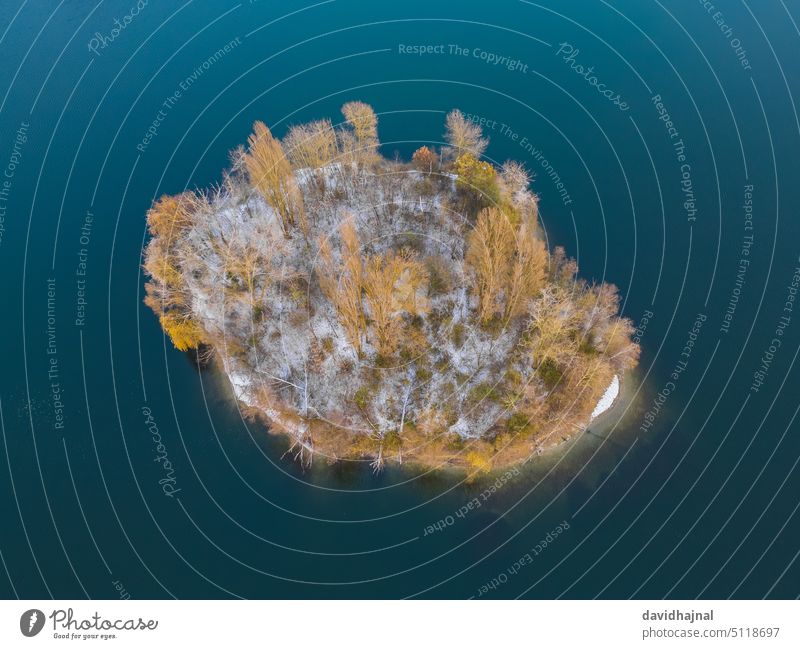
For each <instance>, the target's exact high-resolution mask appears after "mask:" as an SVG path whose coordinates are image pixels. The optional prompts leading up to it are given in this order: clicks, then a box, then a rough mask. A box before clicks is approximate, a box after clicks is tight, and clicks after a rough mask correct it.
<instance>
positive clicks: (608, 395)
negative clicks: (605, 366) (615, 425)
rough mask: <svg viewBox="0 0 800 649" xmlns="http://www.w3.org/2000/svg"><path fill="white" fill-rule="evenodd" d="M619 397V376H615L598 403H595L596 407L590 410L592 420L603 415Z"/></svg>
mask: <svg viewBox="0 0 800 649" xmlns="http://www.w3.org/2000/svg"><path fill="white" fill-rule="evenodd" d="M618 396H619V376H617V375H616V374H615V375H614V378H613V379H611V383H610V384H609V386H608V387H607V388H606V391H605V392H604V393H603V396H602V397H600V401H598V402H597V405H596V406H595V407H594V410H592V419H595V418H596V417H598V416H600V415H601V414H603V413H604V412H605V411H606V410H608V409H609V408H610V407H611V406H612V405H613V404H614V402H615V401H616V400H617V397H618Z"/></svg>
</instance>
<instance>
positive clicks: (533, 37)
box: [0, 0, 800, 598]
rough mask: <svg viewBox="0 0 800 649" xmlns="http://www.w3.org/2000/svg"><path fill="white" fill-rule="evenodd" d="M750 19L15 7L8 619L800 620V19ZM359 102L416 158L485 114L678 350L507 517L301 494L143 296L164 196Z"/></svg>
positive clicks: (2, 585) (358, 477)
mask: <svg viewBox="0 0 800 649" xmlns="http://www.w3.org/2000/svg"><path fill="white" fill-rule="evenodd" d="M716 4H717V5H718V6H717V7H715V8H713V9H707V8H706V7H704V5H703V3H700V2H677V1H675V2H673V1H670V2H663V3H662V2H652V3H650V2H648V3H643V2H639V1H634V0H624V1H610V2H608V3H606V2H602V1H597V2H589V1H583V2H571V3H556V2H541V3H528V2H511V1H506V0H503V1H500V2H493V3H472V2H464V3H459V4H453V3H449V2H447V3H445V2H430V1H426V2H417V1H415V0H412V1H410V2H404V3H374V2H353V1H350V0H335V1H329V2H322V3H318V4H316V5H315V4H314V3H312V2H310V0H309V1H307V2H306V3H289V2H280V3H278V2H269V1H261V2H244V3H241V4H239V3H227V2H214V3H211V2H191V1H190V2H187V3H185V4H183V5H181V4H179V3H162V2H153V1H152V0H151V2H149V3H147V4H146V6H143V7H142V8H141V10H139V11H138V14H137V15H133V13H132V7H133V8H134V12H135V11H136V5H135V2H134V0H113V1H107V2H101V3H99V4H97V5H96V6H95V4H94V3H91V2H65V3H60V4H59V3H56V2H35V3H32V2H24V3H22V4H20V2H19V0H8V1H7V2H3V3H2V5H1V6H0V35H2V41H0V51H1V52H2V59H3V61H4V64H3V66H2V67H0V80H2V81H1V82H0V91H2V96H0V101H2V104H0V111H1V115H2V116H1V117H0V124H2V131H1V132H2V139H1V140H0V167H2V171H0V173H3V174H4V177H3V178H2V179H0V182H5V184H2V185H0V191H2V194H1V195H0V216H2V218H3V220H2V221H1V222H0V225H1V226H2V231H1V232H2V238H1V239H0V277H2V279H3V283H2V294H3V299H2V305H3V309H2V313H3V320H2V321H3V324H2V332H1V333H2V335H0V346H2V347H1V350H0V351H1V355H0V359H2V360H1V361H0V363H1V365H0V367H1V368H2V371H1V372H0V399H1V401H0V403H1V404H2V440H3V441H2V445H0V456H2V457H1V458H0V516H1V518H0V552H1V553H2V567H0V594H2V595H3V596H5V597H15V596H18V597H24V598H42V597H50V596H52V597H59V598H72V597H92V598H115V597H117V596H118V589H119V588H123V589H124V591H125V592H127V593H129V594H130V596H131V597H134V598H162V597H164V598H165V597H181V598H206V597H215V598H217V597H248V598H259V597H260V598H269V597H407V596H415V595H416V596H426V597H458V598H461V597H473V596H474V597H478V596H480V597H503V598H511V597H518V596H522V597H531V598H552V597H570V598H591V597H597V596H599V597H608V598H611V597H613V598H627V597H632V596H633V597H648V598H661V597H689V598H691V597H698V596H702V597H715V598H724V597H763V596H767V597H791V598H793V597H796V596H797V595H798V592H800V585H798V577H799V576H800V567H798V562H797V558H798V552H800V516H798V513H797V510H798V506H799V505H800V500H799V499H798V495H797V494H798V493H799V491H798V489H799V488H800V472H798V468H797V464H798V459H800V431H799V430H798V423H797V421H796V415H797V410H798V406H799V404H800V401H798V396H797V395H798V387H800V383H799V382H798V370H797V368H796V367H795V361H796V359H797V353H798V350H799V349H800V346H799V343H800V306H799V305H797V304H796V303H795V302H794V301H793V298H794V295H795V293H794V291H795V289H794V287H793V286H792V284H793V282H794V283H795V284H797V282H798V281H800V278H799V279H794V280H793V275H794V273H795V269H796V268H797V267H798V265H800V261H798V255H800V245H799V244H798V241H800V219H799V218H798V214H800V184H799V183H798V168H799V167H798V164H797V151H798V149H799V148H800V124H799V123H798V116H797V112H796V103H797V102H798V101H800V100H799V99H798V88H800V63H799V61H800V60H799V59H798V57H797V51H798V45H799V44H800V32H798V27H797V23H798V22H800V5H798V3H797V2H796V1H795V0H782V1H778V2H770V3H761V2H758V3H757V2H753V1H748V2H744V1H741V2H740V1H736V2H734V1H732V0H731V1H728V0H719V2H717V3H716ZM115 19H117V20H118V21H119V25H124V27H123V28H122V29H120V28H119V27H118V26H117V25H115V22H114V21H115ZM115 27H116V29H117V32H116V35H114V34H115V32H113V31H112V30H114V29H115ZM90 45H91V46H93V47H94V51H92V50H90V49H89V46H90ZM413 45H424V46H428V45H430V46H436V47H435V48H434V49H433V50H432V51H431V52H430V53H428V54H424V55H415V54H411V53H407V50H408V46H413ZM226 46H227V50H226V49H225V48H226ZM400 46H403V47H402V52H401V47H400ZM220 50H221V53H218V52H219V51H220ZM215 53H216V54H215ZM502 57H506V59H505V61H504V62H502V63H500V64H498V65H495V64H494V61H496V60H498V59H502ZM517 61H518V63H517ZM578 66H580V67H578ZM588 68H592V70H591V71H589V70H588ZM601 91H602V92H601ZM606 91H607V92H606ZM176 92H178V93H179V94H178V95H176ZM603 92H606V94H603ZM656 96H660V100H659V99H658V98H656V99H654V97H656ZM170 98H171V99H170ZM353 99H361V100H363V101H366V102H369V103H370V104H372V105H373V106H374V108H375V110H376V111H377V112H378V114H379V119H380V124H379V126H380V135H381V139H382V142H383V143H384V144H383V152H384V154H386V155H388V156H392V155H394V154H395V153H397V154H399V155H400V156H401V157H404V158H407V157H409V156H410V154H411V152H412V151H413V150H414V149H415V148H417V147H418V146H420V145H421V144H431V143H433V144H438V143H439V142H440V140H441V135H442V131H443V121H444V115H445V113H446V112H447V111H449V110H451V109H452V108H455V107H459V108H461V109H462V110H463V111H464V112H465V113H469V114H471V115H474V116H476V118H477V119H481V118H483V119H484V122H485V123H487V134H488V135H489V136H490V138H491V144H490V146H489V149H488V151H487V155H488V156H489V157H490V158H491V159H492V160H495V161H503V160H505V159H507V158H514V159H517V160H519V161H521V162H523V163H525V164H526V165H527V166H528V168H529V169H531V170H533V171H534V172H536V179H535V183H534V188H535V190H536V191H537V192H538V193H539V194H540V196H541V212H542V218H543V224H544V226H545V229H546V232H547V235H548V238H549V241H550V245H551V246H554V245H563V246H564V247H565V248H566V249H567V251H568V252H569V254H571V255H573V256H576V257H577V258H578V260H579V265H580V268H581V274H582V275H583V276H584V277H586V278H587V279H589V280H595V281H610V282H614V283H616V284H617V285H618V286H619V287H620V292H621V295H622V298H623V311H624V314H625V315H626V316H628V317H630V318H631V319H632V320H634V321H635V322H637V323H645V324H646V327H645V328H644V331H643V332H642V335H641V345H642V358H641V364H640V366H639V368H638V369H637V371H636V372H635V373H634V374H632V375H631V376H629V377H626V380H625V393H626V397H625V400H624V401H623V402H622V403H621V405H620V407H619V408H617V409H616V410H615V411H614V413H613V414H612V416H611V417H609V418H607V420H606V421H604V422H601V424H599V425H597V426H595V427H594V429H593V430H592V432H591V433H590V434H588V435H586V434H585V435H582V436H581V437H580V438H579V439H577V440H576V441H574V442H573V443H572V444H569V445H565V446H564V448H563V449H562V452H560V453H557V454H553V455H552V456H548V457H547V458H543V459H540V460H538V461H536V462H534V463H532V465H530V466H528V467H526V468H525V469H524V470H523V471H522V472H521V474H520V475H519V476H517V477H516V478H514V479H513V480H512V481H511V482H509V483H508V484H504V485H503V486H502V487H501V488H499V489H498V490H497V491H496V492H494V493H492V494H491V495H489V496H488V497H486V498H483V497H482V496H481V494H482V493H483V494H485V493H487V492H485V490H486V489H487V488H489V487H490V485H491V484H492V481H493V480H494V478H495V477H494V476H493V477H492V478H491V479H490V480H489V481H488V482H483V483H478V484H469V485H465V484H462V483H461V482H460V478H459V477H458V476H451V475H442V474H423V475H420V474H419V472H416V473H415V472H414V471H412V470H406V469H402V470H401V469H391V470H388V471H386V472H385V473H383V474H382V475H380V476H377V477H376V476H373V475H372V473H371V471H370V470H369V469H368V467H361V466H346V467H343V466H333V467H329V466H315V467H314V468H313V469H312V470H311V471H307V472H305V473H304V472H302V471H301V470H300V469H299V468H298V467H297V466H296V465H295V464H293V463H292V461H291V460H290V458H289V457H282V456H283V453H284V452H285V451H286V444H285V442H284V441H283V440H281V439H279V438H274V437H269V436H267V434H266V432H265V430H264V428H263V427H262V426H261V425H259V424H257V423H254V422H248V421H246V420H245V419H243V418H242V416H241V415H240V413H239V411H238V409H237V407H236V404H235V403H234V402H233V401H232V400H231V398H230V395H229V394H228V390H227V385H226V383H225V380H224V377H220V376H219V375H217V374H216V373H215V372H214V371H213V370H205V371H199V370H198V368H197V367H196V366H195V365H194V364H193V363H192V362H191V360H190V359H189V358H188V357H187V356H185V355H184V354H181V353H179V352H177V351H176V350H175V349H173V348H172V347H171V345H170V344H169V343H168V342H165V340H164V338H163V336H162V333H161V330H160V328H159V325H158V322H157V320H156V319H155V318H154V317H153V316H152V314H151V313H150V312H149V310H148V309H147V308H146V307H144V305H143V304H142V296H143V290H144V289H143V283H144V279H143V277H142V274H141V270H140V264H141V249H142V245H143V242H144V236H145V223H144V215H145V212H146V210H147V208H148V206H149V205H150V203H151V201H152V200H153V199H154V198H155V197H157V196H159V195H161V194H162V193H177V192H180V191H182V190H183V189H185V188H195V187H207V186H210V185H211V184H213V183H214V182H216V181H218V180H219V179H220V174H221V171H222V169H223V168H224V167H225V166H226V165H227V163H228V158H227V154H228V151H229V150H230V149H232V148H233V147H235V146H236V145H238V144H239V143H242V142H244V141H245V139H246V137H247V134H248V133H249V130H250V127H251V125H252V122H253V121H254V120H256V119H261V120H264V121H265V122H266V123H267V124H269V125H270V127H271V128H272V129H273V131H274V132H276V133H278V134H282V133H284V132H285V130H286V128H287V127H288V126H289V125H291V124H292V123H297V122H301V121H306V120H309V119H314V118H322V117H330V118H332V119H334V121H336V120H337V118H338V109H339V107H340V106H341V104H343V103H344V102H345V101H349V100H353ZM159 111H160V112H159ZM667 120H669V122H671V126H670V124H669V123H668V122H667ZM151 127H152V128H151ZM148 129H150V132H149V134H148ZM670 129H671V130H670ZM137 146H138V148H137ZM746 202H749V203H750V205H751V207H752V210H750V209H749V207H748V209H745V204H746ZM87 216H88V217H90V219H91V220H87ZM745 250H746V252H745ZM742 260H744V261H742ZM743 269H744V270H743ZM734 300H735V301H734ZM732 301H733V306H731V304H732ZM648 314H650V315H649V316H648ZM726 314H727V318H728V320H726V319H725V318H726ZM644 318H646V319H647V320H646V321H645V320H644ZM782 318H783V319H782ZM696 322H697V323H699V324H698V325H697V326H696V325H695V323H696ZM693 328H694V329H695V333H694V334H692V335H690V333H689V332H690V330H691V329H693ZM687 343H691V344H687ZM770 347H772V348H773V352H770ZM765 354H766V356H765ZM760 370H763V371H760ZM673 374H674V375H675V376H674V377H673V376H671V375H673ZM756 374H757V376H755V377H754V375H756ZM659 393H661V395H662V397H661V398H659V397H658V395H659ZM654 399H658V403H657V404H655V403H654ZM148 413H149V415H150V418H148V416H147V415H148ZM155 427H157V431H158V432H157V434H158V435H159V436H160V441H161V443H162V444H163V447H162V448H161V449H160V453H161V457H162V458H164V459H168V460H169V462H170V465H169V467H167V466H166V465H165V463H164V462H163V461H162V462H158V461H155V458H156V456H157V454H158V449H157V448H156V445H155V443H154V439H153V431H154V430H155ZM473 498H478V500H479V502H480V503H481V504H480V506H473V508H472V509H469V508H467V509H466V510H465V509H461V508H462V507H464V506H465V505H466V504H467V503H469V502H470V501H471V500H472V499H473ZM459 511H461V512H462V513H464V512H466V513H464V515H463V516H458V515H456V513H457V512H459ZM451 521H452V524H451ZM562 521H566V522H567V524H568V529H566V527H567V526H564V525H562V527H561V528H559V529H561V530H562V531H561V532H558V531H557V527H558V526H559V524H562ZM431 529H432V530H433V531H432V532H431V531H430V530H431ZM486 584H492V586H491V587H488V586H486Z"/></svg>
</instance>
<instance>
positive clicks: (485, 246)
mask: <svg viewBox="0 0 800 649" xmlns="http://www.w3.org/2000/svg"><path fill="white" fill-rule="evenodd" d="M515 243H516V242H515V236H514V227H513V226H512V225H511V223H510V222H509V220H508V218H507V217H506V215H505V214H503V213H502V212H501V211H500V210H498V209H496V208H494V207H487V208H484V209H483V210H481V211H480V213H479V214H478V221H477V223H476V224H475V227H474V228H473V230H472V232H470V234H469V237H468V247H467V254H466V261H467V263H468V264H469V265H470V266H471V267H472V269H473V271H474V273H475V289H476V293H477V295H478V317H479V318H480V320H481V321H482V322H488V321H489V320H491V319H492V317H493V316H495V315H496V314H497V313H498V312H499V313H502V305H501V299H502V292H503V289H504V288H505V287H506V285H507V282H508V277H509V274H510V269H511V262H512V256H513V255H514V249H515Z"/></svg>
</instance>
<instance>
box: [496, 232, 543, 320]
mask: <svg viewBox="0 0 800 649" xmlns="http://www.w3.org/2000/svg"><path fill="white" fill-rule="evenodd" d="M516 238H517V245H516V250H515V252H514V261H513V263H512V266H511V271H510V277H509V282H508V296H507V298H506V310H505V317H506V318H513V317H514V316H518V315H521V314H523V313H526V312H527V302H528V300H529V299H530V298H532V297H533V296H534V295H536V293H538V291H539V290H540V289H541V288H542V286H543V285H544V280H545V270H546V267H547V250H546V249H545V247H544V242H543V241H542V240H541V239H537V238H536V237H534V236H533V233H532V232H531V231H530V228H529V227H528V226H527V225H525V224H523V225H521V226H520V227H519V229H518V230H517V236H516Z"/></svg>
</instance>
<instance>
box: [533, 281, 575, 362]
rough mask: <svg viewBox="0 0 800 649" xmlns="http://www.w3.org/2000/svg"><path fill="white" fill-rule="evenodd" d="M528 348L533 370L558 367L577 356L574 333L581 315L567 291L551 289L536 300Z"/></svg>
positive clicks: (554, 287)
mask: <svg viewBox="0 0 800 649" xmlns="http://www.w3.org/2000/svg"><path fill="white" fill-rule="evenodd" d="M529 314H530V322H529V323H528V338H527V346H528V350H529V353H530V357H531V361H532V362H533V366H534V367H537V368H542V367H543V366H544V367H547V366H548V365H553V366H559V365H563V364H565V363H566V362H567V361H569V360H570V359H574V358H575V357H576V355H577V352H578V340H577V338H576V336H575V335H574V334H575V331H576V328H577V326H578V323H579V321H580V313H579V312H578V311H577V309H576V308H575V304H574V302H573V301H572V298H571V295H570V293H569V291H568V290H566V289H564V288H562V287H560V286H558V285H549V286H547V287H546V288H545V289H543V290H542V293H541V295H540V296H539V297H538V298H536V299H535V300H533V302H532V304H531V308H530V309H529Z"/></svg>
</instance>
